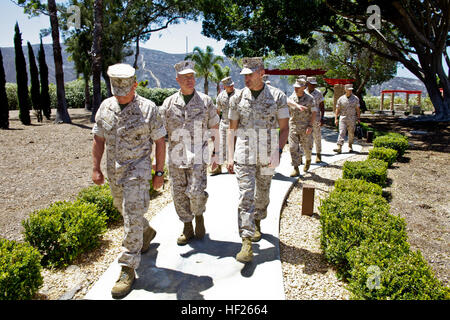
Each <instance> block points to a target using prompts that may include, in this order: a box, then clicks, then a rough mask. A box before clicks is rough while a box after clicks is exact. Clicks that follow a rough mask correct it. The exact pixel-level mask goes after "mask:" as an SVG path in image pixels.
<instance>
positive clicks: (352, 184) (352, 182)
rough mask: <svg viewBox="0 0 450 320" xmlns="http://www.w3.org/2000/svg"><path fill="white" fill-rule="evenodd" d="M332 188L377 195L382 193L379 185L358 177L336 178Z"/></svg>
mask: <svg viewBox="0 0 450 320" xmlns="http://www.w3.org/2000/svg"><path fill="white" fill-rule="evenodd" d="M334 188H335V190H337V191H353V192H358V193H366V194H376V195H379V196H381V195H382V194H383V189H382V188H381V187H380V186H379V185H377V184H375V183H372V182H368V181H365V180H360V179H343V178H341V179H338V180H336V182H335V183H334Z"/></svg>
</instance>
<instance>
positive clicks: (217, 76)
mask: <svg viewBox="0 0 450 320" xmlns="http://www.w3.org/2000/svg"><path fill="white" fill-rule="evenodd" d="M213 67H214V72H213V73H211V74H210V75H209V78H210V79H211V81H213V82H214V83H215V84H216V89H217V95H219V93H220V81H222V79H223V78H226V77H228V76H229V75H230V71H231V70H230V67H228V66H225V67H223V68H222V67H221V66H220V65H218V64H217V63H215V64H214V65H213Z"/></svg>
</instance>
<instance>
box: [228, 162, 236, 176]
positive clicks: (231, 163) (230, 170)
mask: <svg viewBox="0 0 450 320" xmlns="http://www.w3.org/2000/svg"><path fill="white" fill-rule="evenodd" d="M227 170H228V173H230V174H234V162H233V161H230V162H228V163H227Z"/></svg>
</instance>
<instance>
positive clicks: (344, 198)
mask: <svg viewBox="0 0 450 320" xmlns="http://www.w3.org/2000/svg"><path fill="white" fill-rule="evenodd" d="M319 211H320V213H321V216H320V223H321V226H322V235H321V246H322V249H323V250H324V253H325V257H326V258H327V260H328V261H330V262H331V263H333V264H335V265H336V266H337V267H338V270H339V272H340V273H341V274H342V275H344V276H345V277H346V276H348V270H349V266H348V261H347V253H348V252H349V250H351V249H353V248H356V247H358V246H359V245H360V243H361V242H362V241H364V240H366V239H373V240H377V241H387V242H392V243H398V242H403V241H406V232H405V222H404V220H403V219H401V218H399V217H395V216H392V215H390V214H389V204H388V203H387V201H386V200H385V199H384V198H383V197H382V196H379V195H374V194H363V193H358V192H348V191H344V192H342V191H336V190H335V191H333V192H331V194H330V196H329V197H328V198H327V199H325V200H322V201H321V205H320V207H319Z"/></svg>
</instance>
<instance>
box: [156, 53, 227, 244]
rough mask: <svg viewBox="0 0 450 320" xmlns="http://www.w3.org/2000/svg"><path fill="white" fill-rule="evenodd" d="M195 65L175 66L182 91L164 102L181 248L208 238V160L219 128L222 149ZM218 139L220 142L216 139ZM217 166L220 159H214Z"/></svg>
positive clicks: (213, 111)
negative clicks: (194, 239) (211, 138)
mask: <svg viewBox="0 0 450 320" xmlns="http://www.w3.org/2000/svg"><path fill="white" fill-rule="evenodd" d="M194 65H195V64H194V62H192V61H182V62H179V63H177V64H175V66H174V67H175V70H176V72H177V81H178V83H179V84H180V90H179V91H178V92H176V93H175V94H173V95H171V96H170V97H168V98H166V99H165V100H164V103H163V105H162V106H161V108H160V113H161V116H162V117H163V121H164V124H165V127H166V130H167V132H168V137H169V147H168V155H169V178H170V182H171V191H172V197H173V201H174V205H175V210H176V212H177V214H178V217H179V219H180V220H181V221H182V222H183V223H184V229H183V233H182V234H181V236H180V237H179V238H178V239H177V243H178V244H179V245H185V244H187V243H188V242H189V240H190V239H191V238H192V237H193V236H194V229H193V225H192V220H193V219H194V217H195V221H196V226H195V236H196V237H197V238H203V236H204V235H205V228H204V221H203V213H204V211H205V207H206V201H207V199H208V193H207V192H206V191H205V190H206V182H207V179H206V175H207V165H208V164H207V161H208V160H209V159H207V158H208V132H209V131H208V129H215V130H213V132H214V133H215V134H216V137H214V143H215V150H218V144H219V139H218V128H219V121H220V118H219V116H218V115H217V109H216V107H215V106H214V104H213V102H212V99H211V98H210V97H209V96H207V95H205V94H203V93H201V92H197V91H196V90H195V89H194V86H195V77H194V74H195V71H194V70H193V69H194ZM216 138H217V139H216ZM213 158H214V159H215V160H213V167H215V165H217V163H216V161H217V157H213Z"/></svg>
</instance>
